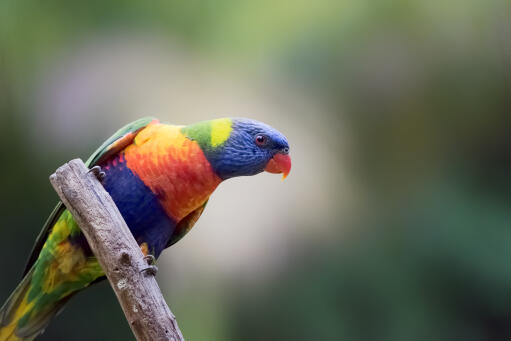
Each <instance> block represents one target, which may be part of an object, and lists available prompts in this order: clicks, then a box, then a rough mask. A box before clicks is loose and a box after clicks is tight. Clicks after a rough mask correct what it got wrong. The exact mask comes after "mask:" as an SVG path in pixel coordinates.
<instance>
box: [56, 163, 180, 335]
mask: <svg viewBox="0 0 511 341" xmlns="http://www.w3.org/2000/svg"><path fill="white" fill-rule="evenodd" d="M50 182H51V184H52V185H53V187H54V188H55V190H56V191H57V194H58V195H59V197H60V199H61V200H62V202H63V203H64V205H65V206H66V207H67V209H68V210H69V211H70V212H71V214H72V215H73V217H74V219H75V220H76V222H77V224H78V226H80V229H81V230H82V232H83V234H84V235H85V237H86V238H87V241H88V242H89V245H90V246H91V249H92V251H93V252H94V255H95V256H96V258H97V259H98V261H99V263H100V265H101V267H102V268H103V271H104V272H105V274H106V277H107V278H108V280H109V281H110V285H111V286H112V289H113V290H114V292H115V294H116V295H117V299H118V300H119V303H120V304H121V307H122V310H123V311H124V314H125V315H126V319H127V320H128V323H129V325H130V327H131V329H132V331H133V334H135V337H136V339H137V340H139V341H155V340H158V341H160V340H173V341H180V340H184V338H183V335H182V334H181V331H180V330H179V327H178V325H177V321H176V318H175V316H174V315H173V314H172V312H171V311H170V309H169V307H168V306H167V304H166V303H165V300H164V298H163V296H162V294H161V291H160V288H159V287H158V283H157V282H156V279H155V278H154V276H153V275H151V274H150V271H144V269H146V268H147V267H148V264H147V262H146V260H145V259H144V255H143V254H142V251H141V250H140V248H139V246H138V245H137V242H136V241H135V239H134V238H133V235H132V234H131V232H130V230H129V229H128V226H127V225H126V223H125V221H124V219H123V218H122V215H121V213H120V212H119V210H118V209H117V207H116V206H115V203H114V201H113V200H112V198H111V197H110V195H109V194H108V193H107V192H106V191H105V189H104V188H103V186H102V185H101V183H100V181H99V180H98V179H97V178H96V176H95V175H94V174H93V173H92V172H88V169H87V167H86V166H85V164H84V163H83V162H82V160H80V159H75V160H71V161H69V162H68V163H66V164H65V165H63V166H61V167H60V168H59V169H57V171H56V172H55V173H54V174H52V175H51V176H50Z"/></svg>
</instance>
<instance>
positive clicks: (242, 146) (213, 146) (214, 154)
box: [183, 118, 291, 180]
mask: <svg viewBox="0 0 511 341" xmlns="http://www.w3.org/2000/svg"><path fill="white" fill-rule="evenodd" d="M183 133H184V134H185V135H186V136H187V137H189V138H190V139H193V140H195V141H197V142H198V143H199V145H200V147H201V149H202V151H203V152H204V155H205V156H206V158H207V159H208V161H209V163H210V164H211V166H212V168H213V170H214V172H215V173H216V174H217V175H218V176H219V177H220V178H221V179H223V180H225V179H229V178H232V177H235V176H247V175H255V174H258V173H260V172H263V171H267V172H270V173H282V174H283V179H284V178H286V177H287V175H288V174H289V172H290V170H291V158H290V157H289V143H288V142H287V139H286V137H285V136H284V135H283V134H282V133H280V132H279V131H277V130H276V129H274V128H272V127H270V126H269V125H267V124H264V123H262V122H258V121H255V120H250V119H246V118H233V119H231V118H221V119H216V120H211V121H204V122H199V123H196V124H193V125H190V126H187V127H184V128H183Z"/></svg>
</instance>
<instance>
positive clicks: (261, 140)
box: [255, 135, 268, 146]
mask: <svg viewBox="0 0 511 341" xmlns="http://www.w3.org/2000/svg"><path fill="white" fill-rule="evenodd" d="M267 141H268V138H267V137H266V136H265V135H257V136H256V137H255V142H256V144H257V145H258V146H264V145H265V144H266V142H267Z"/></svg>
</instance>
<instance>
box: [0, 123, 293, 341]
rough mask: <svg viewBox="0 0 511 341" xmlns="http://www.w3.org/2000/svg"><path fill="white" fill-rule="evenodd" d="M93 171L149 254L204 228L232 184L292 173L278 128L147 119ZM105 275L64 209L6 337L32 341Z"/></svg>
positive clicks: (29, 273) (27, 274)
mask: <svg viewBox="0 0 511 341" xmlns="http://www.w3.org/2000/svg"><path fill="white" fill-rule="evenodd" d="M86 165H87V166H89V167H93V166H95V165H98V166H100V167H101V168H102V170H103V172H104V173H105V177H104V179H103V186H104V187H105V189H106V190H107V191H108V192H109V193H110V195H111V196H112V198H113V200H114V202H115V203H116V205H117V207H118V208H119V211H120V212H121V214H122V216H123V217H124V219H125V221H126V223H127V225H128V227H129V228H130V230H131V232H132V234H133V236H134V237H135V239H136V241H137V242H138V243H139V245H140V247H141V249H142V252H143V253H144V254H145V255H153V256H154V257H156V258H157V257H158V256H159V255H160V253H161V252H162V251H163V250H164V249H165V248H167V247H169V246H171V245H172V244H174V243H176V242H177V241H178V240H179V239H181V238H182V237H183V236H184V235H185V234H186V233H187V232H188V231H189V230H190V229H191V228H192V226H193V225H194V224H195V222H196V221H197V219H198V218H199V217H200V215H201V213H202V211H203V210H204V207H205V206H206V204H207V202H208V199H209V196H210V195H211V194H212V193H213V191H214V190H215V188H216V187H217V186H218V185H219V184H220V183H221V182H222V181H223V180H226V179H229V178H232V177H236V176H245V175H254V174H257V173H260V172H262V171H264V170H266V171H269V172H271V173H283V176H284V177H286V176H287V174H288V173H289V171H290V169H291V159H290V157H289V144H288V142H287V140H286V138H285V137H284V135H282V134H281V133H280V132H278V131H277V130H275V129H273V128H272V127H270V126H268V125H266V124H264V123H261V122H257V121H254V120H249V119H238V118H236V119H230V118H222V119H216V120H211V121H204V122H199V123H196V124H192V125H189V126H175V125H167V124H162V123H160V122H159V121H158V120H156V119H154V118H143V119H140V120H138V121H135V122H133V123H131V124H128V125H127V126H125V127H124V128H122V129H120V130H119V131H118V132H117V133H116V134H114V135H113V136H112V137H110V138H109V139H108V140H107V141H106V142H105V143H103V145H102V146H101V147H100V148H99V149H98V150H96V152H94V153H93V154H92V156H91V157H90V158H89V159H88V160H87V162H86ZM104 278H105V277H104V273H103V270H102V269H101V267H100V265H99V264H98V262H97V260H96V258H95V257H94V255H93V254H92V252H91V249H90V247H89V246H88V244H87V241H86V239H85V237H84V236H83V234H82V233H81V232H80V229H79V228H78V226H77V224H76V223H75V221H74V219H73V217H72V216H71V214H70V213H69V211H68V210H66V208H65V207H64V205H63V204H62V203H59V204H58V205H57V207H56V208H55V209H54V211H53V212H52V214H51V215H50V217H49V218H48V220H47V222H46V224H45V226H44V227H43V230H42V231H41V233H40V234H39V237H38V238H37V241H36V243H35V245H34V248H33V250H32V254H31V256H30V257H29V260H28V263H27V266H26V268H25V271H24V277H23V280H22V281H21V283H20V284H19V285H18V287H17V288H16V290H15V291H14V292H13V293H12V294H11V296H10V297H9V298H8V300H7V302H6V303H5V304H4V305H3V307H2V308H1V309H0V341H4V340H32V339H34V338H35V337H37V336H38V335H39V334H40V333H42V332H43V330H44V328H45V327H46V326H47V324H48V323H49V321H50V319H51V318H52V317H53V316H55V314H56V313H58V312H59V311H60V310H61V309H62V308H63V306H64V304H65V303H66V302H67V300H68V299H69V298H70V297H72V296H73V294H75V293H77V292H78V291H80V290H82V289H84V288H86V287H88V286H89V285H90V284H92V283H95V282H97V281H99V280H101V279H104Z"/></svg>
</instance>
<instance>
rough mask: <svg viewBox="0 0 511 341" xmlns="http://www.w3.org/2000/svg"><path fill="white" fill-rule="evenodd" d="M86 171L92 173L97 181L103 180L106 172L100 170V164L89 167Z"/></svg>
mask: <svg viewBox="0 0 511 341" xmlns="http://www.w3.org/2000/svg"><path fill="white" fill-rule="evenodd" d="M88 173H92V174H94V175H95V176H96V178H98V180H99V181H103V180H104V179H105V177H106V173H105V172H103V171H102V170H101V167H100V166H94V167H92V168H91V169H89V171H88Z"/></svg>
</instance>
